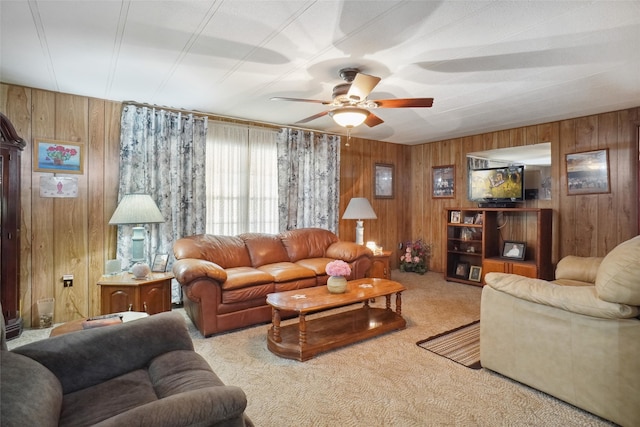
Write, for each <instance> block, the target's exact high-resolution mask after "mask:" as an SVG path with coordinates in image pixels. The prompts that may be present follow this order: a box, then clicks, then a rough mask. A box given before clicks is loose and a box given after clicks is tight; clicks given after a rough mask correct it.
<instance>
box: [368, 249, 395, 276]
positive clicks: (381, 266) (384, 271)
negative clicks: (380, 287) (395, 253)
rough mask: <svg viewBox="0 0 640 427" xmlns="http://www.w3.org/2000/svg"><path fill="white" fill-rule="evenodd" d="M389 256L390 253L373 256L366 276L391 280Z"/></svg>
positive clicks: (385, 252)
mask: <svg viewBox="0 0 640 427" xmlns="http://www.w3.org/2000/svg"><path fill="white" fill-rule="evenodd" d="M391 254H392V251H382V253H381V254H379V255H374V256H373V259H372V260H371V261H372V262H371V268H370V269H369V273H368V276H369V277H376V278H378V279H387V280H391V268H390V267H389V257H390V256H391Z"/></svg>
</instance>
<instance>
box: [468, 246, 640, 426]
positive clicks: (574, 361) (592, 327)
mask: <svg viewBox="0 0 640 427" xmlns="http://www.w3.org/2000/svg"><path fill="white" fill-rule="evenodd" d="M485 281H486V286H485V287H484V288H483V289H482V302H481V306H480V359H481V363H482V366H483V367H484V368H487V369H490V370H492V371H496V372H499V373H500V374H503V375H505V376H507V377H510V378H513V379H514V380H516V381H519V382H521V383H524V384H527V385H529V386H531V387H534V388H536V389H538V390H541V391H543V392H545V393H548V394H550V395H552V396H555V397H557V398H558V399H561V400H564V401H565V402H568V403H570V404H572V405H575V406H577V407H579V408H582V409H584V410H586V411H589V412H591V413H593V414H596V415H598V416H600V417H603V418H606V419H607V420H611V421H613V422H615V423H617V424H620V425H621V426H626V427H632V426H633V427H636V426H640V318H639V313H640V236H637V237H635V238H633V239H631V240H628V241H626V242H623V243H621V244H620V245H618V246H617V247H616V248H614V249H613V250H612V251H611V252H610V253H609V254H607V256H606V257H604V258H580V257H575V256H571V257H566V258H563V259H562V260H561V261H560V262H559V263H558V267H557V269H556V280H554V281H553V282H547V281H544V280H538V279H530V278H527V277H523V276H517V275H515V274H504V273H489V274H487V275H486V277H485Z"/></svg>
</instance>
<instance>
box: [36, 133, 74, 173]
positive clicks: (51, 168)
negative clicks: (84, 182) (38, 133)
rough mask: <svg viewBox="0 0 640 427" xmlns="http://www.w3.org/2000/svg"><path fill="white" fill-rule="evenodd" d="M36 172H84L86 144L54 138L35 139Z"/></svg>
mask: <svg viewBox="0 0 640 427" xmlns="http://www.w3.org/2000/svg"><path fill="white" fill-rule="evenodd" d="M34 145H35V147H34V151H33V170H34V172H50V173H74V174H80V175H82V174H83V173H84V144H82V143H81V142H65V141H56V140H53V139H35V140H34Z"/></svg>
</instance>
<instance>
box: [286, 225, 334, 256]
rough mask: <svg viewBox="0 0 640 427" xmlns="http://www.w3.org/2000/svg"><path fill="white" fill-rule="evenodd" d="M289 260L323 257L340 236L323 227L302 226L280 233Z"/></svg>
mask: <svg viewBox="0 0 640 427" xmlns="http://www.w3.org/2000/svg"><path fill="white" fill-rule="evenodd" d="M280 240H282V244H283V245H284V247H285V249H286V251H287V254H288V255H289V260H290V261H291V262H296V261H299V260H301V259H306V258H321V257H324V256H326V255H325V251H326V250H327V248H328V247H329V246H330V245H331V244H332V243H335V242H337V241H338V236H336V235H335V234H334V233H332V232H331V231H329V230H325V229H322V228H301V229H297V230H289V231H285V232H283V233H281V234H280Z"/></svg>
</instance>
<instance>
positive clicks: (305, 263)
mask: <svg viewBox="0 0 640 427" xmlns="http://www.w3.org/2000/svg"><path fill="white" fill-rule="evenodd" d="M331 261H335V260H334V259H333V258H307V259H301V260H299V261H297V262H296V264H298V265H299V266H301V267H304V268H308V269H309V270H313V272H314V273H316V276H326V275H327V270H326V269H327V264H329V263H330V262H331Z"/></svg>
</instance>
